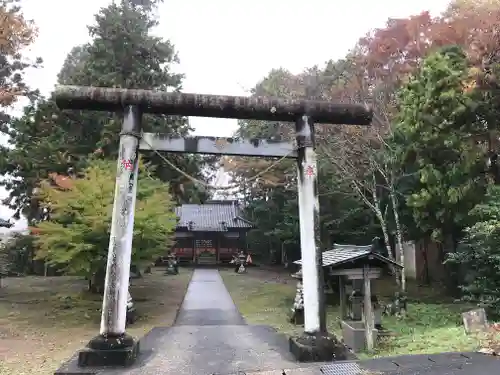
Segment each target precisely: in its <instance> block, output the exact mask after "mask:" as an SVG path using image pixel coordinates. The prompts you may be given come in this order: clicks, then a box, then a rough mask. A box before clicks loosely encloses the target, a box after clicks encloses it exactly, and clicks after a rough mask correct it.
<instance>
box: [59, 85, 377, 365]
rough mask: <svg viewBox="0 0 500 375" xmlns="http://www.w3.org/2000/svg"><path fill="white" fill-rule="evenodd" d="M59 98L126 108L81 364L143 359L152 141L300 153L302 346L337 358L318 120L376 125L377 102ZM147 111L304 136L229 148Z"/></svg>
mask: <svg viewBox="0 0 500 375" xmlns="http://www.w3.org/2000/svg"><path fill="white" fill-rule="evenodd" d="M55 100H56V103H57V105H58V106H59V108H61V109H74V110H101V111H119V112H123V124H122V130H121V133H120V145H119V154H118V166H117V169H118V172H117V175H116V186H115V197H114V206H113V215H112V224H111V232H110V239H109V248H108V261H107V269H106V280H105V286H104V297H103V304H102V317H101V328H100V334H99V335H98V336H96V337H95V338H93V339H92V340H91V341H90V342H89V343H88V345H87V347H86V348H85V349H84V350H82V351H80V352H79V359H78V364H79V366H81V367H84V366H103V365H107V366H109V365H115V366H120V365H125V366H126V365H129V364H131V363H132V362H133V361H134V360H135V358H136V356H137V353H138V350H139V345H138V342H136V341H135V340H134V339H133V338H132V337H131V336H129V335H127V334H126V331H125V322H126V309H127V307H126V305H127V294H128V288H129V273H130V262H131V252H132V234H133V225H134V210H135V199H136V189H137V174H138V153H139V150H151V149H154V150H157V151H170V152H186V153H200V154H220V155H245V156H256V157H290V158H294V159H296V160H297V175H298V181H297V186H298V204H299V218H300V247H301V257H302V271H303V288H304V306H305V308H304V320H305V322H304V335H303V337H302V340H301V341H300V340H299V341H300V343H301V344H300V345H301V346H302V347H304V346H305V347H306V351H309V352H311V353H313V357H314V358H315V359H321V358H320V357H321V356H323V357H325V356H326V357H328V356H329V358H324V359H331V357H332V353H331V352H329V350H326V351H325V349H324V347H325V345H324V341H325V340H328V339H327V336H328V335H327V329H326V316H325V309H324V301H323V299H324V293H323V277H322V272H323V270H322V252H321V249H320V248H319V246H318V244H319V233H320V231H319V203H318V196H317V179H316V153H315V148H314V146H315V142H314V125H313V122H316V123H323V124H345V125H369V124H370V123H371V119H372V111H371V110H370V109H369V108H367V107H366V106H364V105H357V104H335V103H330V102H321V101H309V100H288V99H279V98H269V97H238V96H219V95H200V94H185V93H168V92H161V91H153V90H137V89H120V88H102V87H77V86H58V87H57V88H56V92H55ZM143 113H158V114H168V115H183V116H198V117H216V118H234V119H255V120H265V121H284V122H294V123H295V129H296V143H297V144H296V145H294V144H292V143H289V142H280V141H266V140H235V139H232V138H225V139H224V142H225V144H226V145H225V147H224V149H222V150H221V149H220V147H219V143H217V139H216V138H213V137H190V138H170V137H168V135H161V134H154V133H142V126H141V120H142V114H143ZM219 140H220V138H219ZM129 161H132V163H131V165H130V167H129V168H127V167H124V163H127V162H129ZM299 339H300V338H299ZM326 346H328V345H326ZM314 352H317V353H319V354H314ZM321 353H323V354H321ZM318 356H319V357H318Z"/></svg>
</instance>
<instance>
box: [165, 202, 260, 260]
mask: <svg viewBox="0 0 500 375" xmlns="http://www.w3.org/2000/svg"><path fill="white" fill-rule="evenodd" d="M241 211H242V210H241V207H240V206H239V204H238V202H237V201H230V200H220V201H216V200H213V201H208V202H207V203H206V204H183V205H182V206H180V207H177V208H176V215H177V217H178V220H179V221H178V224H177V227H176V231H175V244H174V248H173V249H172V252H173V253H174V254H175V255H176V256H177V257H178V259H179V261H180V262H182V263H191V264H220V263H229V262H230V261H231V260H232V259H233V255H236V254H238V253H239V252H240V251H241V250H243V251H246V234H247V232H248V231H249V230H250V229H251V228H252V227H253V226H252V224H251V223H250V222H249V221H248V220H246V219H244V218H243V217H242V216H241V215H242V212H241Z"/></svg>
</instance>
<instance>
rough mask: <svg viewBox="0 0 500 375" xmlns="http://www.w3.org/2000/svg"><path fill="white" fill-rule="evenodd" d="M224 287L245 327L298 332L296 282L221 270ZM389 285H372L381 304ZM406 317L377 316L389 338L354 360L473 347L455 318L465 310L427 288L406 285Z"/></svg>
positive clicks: (266, 273) (335, 325)
mask: <svg viewBox="0 0 500 375" xmlns="http://www.w3.org/2000/svg"><path fill="white" fill-rule="evenodd" d="M221 275H222V278H223V279H224V283H225V285H226V287H227V289H228V290H229V293H230V294H231V296H232V298H233V300H234V302H235V303H236V305H237V306H238V308H239V310H240V312H241V314H242V315H243V316H244V317H245V319H246V320H247V322H248V323H250V324H263V325H270V326H272V327H274V328H276V329H277V330H278V331H280V332H283V333H285V334H287V335H293V334H297V333H300V332H301V331H302V327H300V326H299V327H297V326H294V325H292V324H290V323H289V322H288V316H289V313H290V309H291V308H292V305H293V300H294V298H295V287H296V281H295V280H294V279H293V278H291V277H290V276H289V275H288V274H286V273H282V272H273V271H272V270H268V269H258V268H250V269H249V270H248V273H247V274H245V275H239V274H236V273H234V272H233V271H230V270H221ZM392 284H393V283H392V280H377V281H376V282H375V290H376V291H377V293H378V294H377V295H378V297H379V299H381V300H382V301H384V300H385V301H387V300H388V299H389V298H390V296H392V295H393V293H394V292H395V287H394V286H393V285H392ZM408 298H409V300H410V301H411V303H409V305H408V310H409V311H408V314H407V316H406V317H405V318H404V319H398V318H396V317H385V316H384V317H383V322H382V323H383V325H384V326H385V327H386V328H388V329H389V330H390V331H392V332H393V333H394V336H393V337H390V338H386V339H384V341H381V342H380V343H379V344H378V345H377V346H378V347H377V349H376V350H375V351H374V352H373V353H369V354H368V353H366V354H361V355H359V357H360V358H366V357H378V356H391V355H399V354H424V353H425V354H429V353H438V352H446V351H470V350H475V349H477V348H478V346H479V340H478V338H477V337H473V336H466V335H465V333H464V329H463V326H462V322H461V316H460V313H461V312H463V311H465V310H468V309H470V306H466V305H464V304H457V303H453V301H451V300H450V299H449V298H446V297H443V296H442V295H441V294H440V293H439V291H437V290H434V289H432V288H430V287H417V286H416V285H412V284H410V285H408ZM327 314H328V315H327V323H328V330H329V332H333V333H335V334H336V335H337V337H339V338H340V337H341V334H340V318H339V315H340V314H339V309H338V307H332V306H329V307H328V310H327Z"/></svg>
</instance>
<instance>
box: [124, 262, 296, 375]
mask: <svg viewBox="0 0 500 375" xmlns="http://www.w3.org/2000/svg"><path fill="white" fill-rule="evenodd" d="M284 319H285V317H284ZM148 336H149V337H148ZM143 343H144V344H145V345H146V347H144V345H143ZM148 345H151V346H152V347H147V346H148ZM144 351H146V352H147V351H150V356H149V358H147V359H146V360H144V361H143V363H142V364H141V365H139V366H138V367H136V368H134V369H129V370H128V371H126V372H122V374H128V375H139V374H142V375H153V374H155V375H156V374H165V375H179V374H183V375H191V374H192V375H195V374H196V375H212V374H221V375H225V374H234V373H237V372H238V371H243V372H258V371H265V370H277V369H291V368H297V367H298V364H297V363H296V362H295V360H294V358H293V357H292V356H291V354H290V353H289V351H288V341H287V339H286V338H285V337H284V336H283V335H280V334H278V333H277V332H276V331H275V330H274V329H272V328H269V327H265V326H251V325H247V324H246V323H245V321H244V319H243V318H242V317H241V315H240V313H239V312H238V310H237V308H236V306H235V305H234V303H233V301H232V299H231V296H230V295H229V293H228V291H227V289H226V287H225V286H224V283H223V281H222V278H221V277H220V275H219V272H218V271H217V270H213V269H197V270H195V272H194V274H193V278H192V280H191V282H190V284H189V287H188V290H187V293H186V296H185V298H184V302H183V304H182V306H181V309H180V311H179V315H178V317H177V320H176V322H175V326H174V327H172V328H157V329H156V332H155V329H153V331H151V333H150V334H149V335H147V336H146V337H145V338H144V340H142V341H141V352H144Z"/></svg>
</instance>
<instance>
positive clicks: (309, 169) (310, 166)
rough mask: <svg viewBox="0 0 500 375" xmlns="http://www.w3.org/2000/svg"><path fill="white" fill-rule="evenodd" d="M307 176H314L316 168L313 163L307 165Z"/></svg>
mask: <svg viewBox="0 0 500 375" xmlns="http://www.w3.org/2000/svg"><path fill="white" fill-rule="evenodd" d="M306 176H307V177H312V176H314V168H313V167H312V165H308V166H307V167H306Z"/></svg>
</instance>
